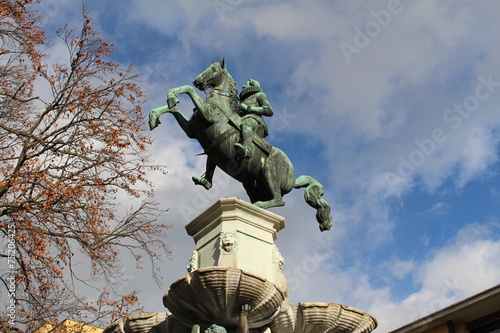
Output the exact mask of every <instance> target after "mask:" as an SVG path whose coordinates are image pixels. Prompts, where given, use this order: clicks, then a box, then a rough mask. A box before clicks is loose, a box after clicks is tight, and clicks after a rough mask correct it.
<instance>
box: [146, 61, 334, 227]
mask: <svg viewBox="0 0 500 333" xmlns="http://www.w3.org/2000/svg"><path fill="white" fill-rule="evenodd" d="M193 85H194V86H195V87H196V88H198V89H200V90H202V91H205V90H207V89H208V88H210V89H211V90H210V92H208V94H207V96H206V98H205V99H202V98H201V97H200V96H199V95H198V94H197V93H196V91H195V89H194V88H193V87H192V86H190V85H184V86H180V87H177V88H173V89H170V90H169V91H168V94H167V105H165V106H162V107H159V108H155V109H153V110H151V111H150V113H149V126H150V128H151V129H154V128H156V127H157V126H158V124H160V120H159V117H160V115H161V114H163V113H171V114H172V115H173V116H174V117H175V119H176V120H177V122H178V123H179V126H180V127H181V128H182V129H183V130H184V132H185V133H186V134H187V136H188V137H189V138H192V139H196V140H198V142H199V143H200V144H201V146H202V147H203V149H204V151H205V153H206V154H207V155H208V162H207V167H210V168H212V169H213V168H214V167H215V165H216V166H218V167H219V168H220V169H222V170H223V171H224V172H226V173H227V174H228V175H230V176H231V177H233V178H234V179H236V180H238V181H239V182H241V183H242V184H243V187H244V188H245V190H246V192H247V194H248V197H249V198H250V201H251V202H252V203H253V204H254V205H256V206H258V207H261V208H270V207H276V206H283V205H284V204H285V200H284V199H283V196H284V195H285V194H287V193H289V192H290V191H291V190H292V189H294V188H301V187H305V188H306V189H305V193H304V197H305V200H306V202H307V203H308V204H309V205H310V206H311V207H313V208H315V209H316V219H317V221H318V223H319V228H320V230H321V231H325V230H329V229H330V228H331V226H332V217H331V214H330V205H329V204H328V203H327V202H326V201H325V200H324V199H323V198H322V196H323V194H324V190H323V186H322V185H321V184H320V183H319V182H317V181H316V180H315V179H314V178H312V177H310V176H300V177H298V178H297V179H296V178H295V170H294V168H293V165H292V163H291V162H290V160H289V159H288V157H287V156H286V154H285V153H284V152H283V151H281V150H280V149H278V148H276V147H273V146H271V144H269V143H268V142H266V141H265V140H264V139H263V138H262V137H260V136H259V135H254V136H253V140H252V145H251V146H250V147H249V148H250V151H245V154H244V156H242V154H241V152H238V150H237V149H236V148H235V145H236V147H237V146H238V143H239V142H242V140H241V127H242V126H241V122H242V117H241V116H240V115H239V114H238V110H239V106H238V91H237V89H236V83H235V81H234V80H233V78H232V77H231V75H230V74H229V72H228V71H227V69H226V64H225V61H224V58H222V59H221V61H220V62H213V63H212V64H211V65H210V66H209V67H208V68H207V69H206V70H205V71H203V72H202V73H201V74H200V75H198V76H197V77H196V79H195V80H194V82H193ZM180 94H187V95H189V97H191V100H192V101H193V103H194V106H195V109H194V112H193V114H192V115H191V116H190V118H186V117H185V116H184V115H183V114H182V113H181V112H180V111H179V109H178V108H177V107H176V104H177V103H179V100H178V98H177V97H178V96H179V95H180ZM245 146H246V147H248V146H249V145H248V144H247V143H246V142H245ZM212 173H213V170H212ZM198 178H200V180H201V178H202V177H198ZM193 180H195V177H193ZM210 181H211V179H210ZM195 182H196V180H195ZM204 186H205V185H204ZM210 186H211V182H210ZM205 188H207V186H205ZM208 188H209V187H208ZM208 188H207V189H208Z"/></svg>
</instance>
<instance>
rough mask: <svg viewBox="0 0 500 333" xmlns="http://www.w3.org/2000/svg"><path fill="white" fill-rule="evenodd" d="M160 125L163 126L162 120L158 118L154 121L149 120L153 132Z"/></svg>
mask: <svg viewBox="0 0 500 333" xmlns="http://www.w3.org/2000/svg"><path fill="white" fill-rule="evenodd" d="M159 124H161V122H160V119H158V118H156V119H154V120H153V119H150V120H149V129H150V130H151V131H152V130H154V129H155V128H157V127H158V125H159Z"/></svg>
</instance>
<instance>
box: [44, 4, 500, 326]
mask: <svg viewBox="0 0 500 333" xmlns="http://www.w3.org/2000/svg"><path fill="white" fill-rule="evenodd" d="M86 3H87V9H88V10H89V11H90V13H91V16H92V17H94V19H95V20H94V25H95V26H96V27H97V29H98V30H99V31H100V32H101V33H102V34H103V35H104V36H105V37H106V38H107V39H108V40H109V41H111V42H112V43H114V45H115V47H116V53H115V54H114V55H113V58H114V59H115V60H117V61H119V62H120V63H122V64H123V65H127V64H129V63H134V64H135V67H136V70H137V72H138V73H140V74H142V75H143V76H142V79H143V88H144V89H145V90H146V92H147V94H148V100H147V103H146V105H144V109H145V112H147V111H148V110H149V109H151V108H154V107H157V106H160V105H163V104H165V96H166V93H167V91H168V89H170V88H173V87H176V86H180V85H184V84H190V83H191V82H192V81H193V79H194V78H195V77H196V75H197V74H199V73H200V72H202V71H203V70H204V69H205V68H206V67H207V66H208V65H209V64H210V63H211V62H212V61H218V60H219V59H220V57H222V56H223V57H225V59H226V62H227V68H228V70H229V72H230V73H231V75H232V76H233V78H234V79H235V80H236V82H237V83H238V88H239V89H241V86H242V85H243V84H244V82H245V81H246V80H247V79H248V78H254V79H257V80H259V81H260V83H261V86H262V87H263V89H264V91H265V92H266V94H267V96H268V97H269V100H270V103H271V104H272V106H273V109H274V111H275V115H274V116H273V117H272V118H270V119H268V124H269V128H270V136H269V137H268V139H269V141H270V142H271V143H272V144H273V145H275V146H277V147H279V148H280V149H282V150H283V151H284V152H285V153H287V154H288V156H289V157H290V158H291V160H292V162H293V163H294V166H295V169H296V173H297V175H301V174H309V175H312V176H314V177H315V178H317V179H318V180H319V181H320V182H321V183H323V185H324V186H325V188H326V194H325V197H326V199H327V200H328V201H329V202H330V203H331V204H332V207H333V217H334V226H333V228H332V230H331V231H329V232H328V233H320V232H319V230H318V228H317V224H316V222H315V220H314V211H313V210H311V209H310V208H309V207H308V206H307V205H306V204H305V202H304V200H303V197H302V195H303V193H302V192H301V190H296V191H293V192H292V193H290V194H288V195H287V196H286V197H285V199H286V200H287V204H286V206H285V207H280V208H273V209H272V211H273V212H275V213H277V214H279V215H282V216H284V217H285V218H286V223H287V227H286V228H285V229H284V230H282V231H281V232H280V233H279V235H278V240H277V245H278V246H279V248H280V250H281V252H282V254H283V256H284V257H285V260H286V263H285V266H284V268H283V270H284V272H285V273H286V275H287V277H288V279H289V281H293V286H292V287H293V288H291V292H290V297H291V299H292V302H311V301H325V302H335V303H341V304H345V305H349V306H353V307H357V308H359V309H362V310H364V311H366V312H369V313H370V314H372V315H373V316H375V317H377V318H378V320H379V328H378V329H377V330H376V332H386V331H389V330H391V329H395V328H397V327H399V326H402V325H404V324H406V323H408V322H410V321H412V320H415V319H417V318H419V317H422V316H424V315H427V314H429V313H430V312H433V311H435V310H437V309H440V308H442V307H444V306H446V305H448V304H451V303H454V302H457V301H459V300H461V299H464V298H466V297H468V296H471V295H473V294H475V293H477V292H480V291H482V290H484V289H487V288H489V287H492V286H493V285H496V284H498V283H499V282H500V260H499V259H498V258H500V240H499V239H500V237H499V236H500V208H499V207H500V182H499V180H500V174H499V172H498V170H499V167H500V163H499V156H500V145H499V142H500V110H499V109H500V66H499V65H498V64H499V63H500V43H498V41H499V40H500V25H499V24H498V17H497V15H498V13H499V12H500V3H499V2H498V1H494V0H489V1H487V0H482V1H474V2H472V1H461V0H456V1H436V0H434V1H432V0H421V1H418V2H417V1H414V2H410V1H407V0H401V1H397V0H389V1H370V2H367V1H361V0H344V1H326V0H325V1H319V0H315V1H307V2H306V1H280V0H266V1H255V0H254V1H252V0H214V1H203V2H201V1H174V0H168V1H160V0H141V1H139V0H121V1H117V0H115V1H97V0H87V1H86ZM39 8H40V9H41V10H42V12H44V13H45V15H46V16H45V17H46V19H45V20H44V26H45V27H46V28H47V29H49V28H51V27H52V26H53V25H59V26H62V25H64V24H65V23H66V22H70V24H72V25H75V26H78V24H79V22H80V20H81V16H80V15H79V11H80V9H81V7H80V5H79V3H78V1H68V0H50V1H46V2H45V3H44V4H42V5H41V6H40V7H39ZM59 50H60V49H59V48H57V47H56V48H54V49H53V51H52V52H53V54H51V56H53V57H54V59H57V57H58V54H57V52H59ZM200 94H203V93H200ZM179 106H180V108H181V109H182V110H183V111H184V112H186V113H189V112H190V110H191V109H192V104H191V102H190V101H189V100H188V99H187V98H185V99H182V98H181V104H180V105H179ZM151 136H152V137H153V138H154V140H155V141H154V144H153V149H154V156H155V160H156V162H157V163H161V164H165V165H166V166H167V170H168V172H169V174H168V175H166V176H165V175H160V174H158V175H157V174H152V175H151V177H152V179H153V180H154V181H155V183H156V184H157V199H158V200H159V201H160V202H162V204H163V205H164V206H165V207H166V208H170V211H169V212H168V213H167V214H166V215H165V217H164V219H165V222H166V223H168V224H172V225H173V228H172V229H170V231H169V238H168V239H167V242H168V243H169V245H170V249H171V250H172V251H173V258H172V260H166V261H165V262H164V263H163V270H162V273H163V275H164V285H163V287H162V288H159V287H157V286H156V285H155V284H154V282H153V280H152V279H151V278H150V274H149V272H148V270H147V269H145V270H144V271H141V272H136V271H135V270H134V269H133V268H134V267H128V266H127V264H126V263H124V265H125V268H127V271H126V276H127V277H128V280H127V281H126V282H124V283H123V284H122V286H121V288H123V289H124V290H132V289H135V288H138V289H140V290H141V302H142V304H143V305H144V307H145V309H146V310H147V311H163V307H162V304H161V295H162V294H163V293H164V292H165V291H166V290H167V289H168V286H169V285H170V283H171V282H173V281H175V280H176V279H177V278H180V277H181V276H183V275H184V274H185V268H184V267H185V265H186V262H187V261H188V259H189V258H190V253H191V251H192V250H193V249H194V242H193V241H192V240H191V239H190V238H189V236H187V234H186V233H185V231H184V225H185V224H186V223H188V222H189V221H190V220H191V219H192V218H194V217H195V216H196V215H197V214H199V213H201V212H202V211H203V210H204V209H205V208H207V207H208V206H209V205H211V204H212V203H213V202H215V201H216V200H217V199H218V198H220V197H227V196H236V197H240V198H242V199H245V200H247V199H248V198H247V196H246V194H245V192H244V190H243V188H242V187H241V186H240V185H239V184H238V183H237V182H235V181H233V180H231V179H229V178H228V177H227V176H225V175H223V174H222V172H220V170H219V171H218V172H217V173H216V177H215V179H214V187H213V188H212V189H211V190H210V191H205V190H204V189H203V188H201V187H196V186H194V185H193V184H192V181H191V176H193V175H201V173H203V170H204V163H205V161H204V157H197V156H195V155H196V154H198V153H200V152H202V149H201V147H200V146H199V145H198V143H197V142H195V141H192V140H190V139H188V138H187V137H185V135H184V134H183V133H182V131H181V130H180V128H179V127H178V126H177V124H176V123H175V121H174V118H173V117H170V116H169V115H163V116H162V124H161V125H160V127H158V129H156V130H155V131H153V132H151ZM124 200H127V199H124ZM124 206H127V205H126V204H125V201H124Z"/></svg>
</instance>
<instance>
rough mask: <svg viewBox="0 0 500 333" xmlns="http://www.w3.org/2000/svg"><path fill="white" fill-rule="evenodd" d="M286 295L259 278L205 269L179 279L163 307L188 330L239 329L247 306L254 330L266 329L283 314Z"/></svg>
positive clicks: (237, 271) (229, 270) (234, 271)
mask: <svg viewBox="0 0 500 333" xmlns="http://www.w3.org/2000/svg"><path fill="white" fill-rule="evenodd" d="M285 299H286V291H285V290H279V289H278V287H277V286H276V285H274V284H273V283H271V282H269V281H267V280H266V279H263V278H261V277H259V276H257V275H253V274H251V273H248V272H245V271H242V270H241V269H236V268H230V267H205V268H200V269H198V270H196V271H193V272H191V273H189V274H187V275H185V276H184V277H182V278H180V279H178V280H177V281H175V282H174V283H172V285H171V286H170V290H169V291H168V292H167V293H166V294H165V295H164V296H163V304H164V305H165V306H166V307H167V308H168V309H169V311H170V312H171V313H172V314H173V315H174V316H175V317H176V318H177V319H178V320H179V321H180V322H181V323H183V324H184V325H185V326H188V327H190V326H192V325H194V324H199V325H210V324H213V323H217V324H218V325H222V326H236V325H237V324H238V321H239V316H240V313H241V308H242V306H243V305H244V304H249V305H250V306H251V312H250V314H249V315H248V322H249V325H250V328H254V327H263V326H265V325H267V324H269V323H270V322H271V321H273V320H274V319H275V318H276V317H277V316H278V314H279V313H280V310H281V307H282V304H283V302H284V301H285Z"/></svg>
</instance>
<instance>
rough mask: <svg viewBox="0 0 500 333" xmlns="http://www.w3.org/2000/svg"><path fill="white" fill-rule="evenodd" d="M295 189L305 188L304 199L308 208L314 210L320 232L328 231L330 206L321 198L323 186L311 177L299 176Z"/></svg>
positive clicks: (330, 220) (330, 222)
mask: <svg viewBox="0 0 500 333" xmlns="http://www.w3.org/2000/svg"><path fill="white" fill-rule="evenodd" d="M294 187H295V188H301V187H305V188H306V190H305V192H304V199H305V200H306V202H307V203H308V204H309V206H311V207H313V208H315V209H316V220H317V221H318V223H319V229H320V230H321V231H325V230H330V228H331V227H332V216H331V214H330V210H331V209H330V205H329V204H328V202H326V201H325V199H323V198H322V196H323V194H324V193H325V192H324V189H323V185H321V184H320V183H319V182H318V181H317V180H316V179H314V178H313V177H311V176H300V177H299V178H297V179H296V180H295V186H294Z"/></svg>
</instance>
